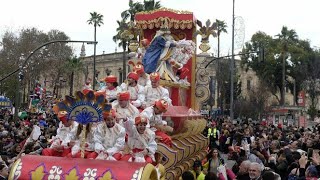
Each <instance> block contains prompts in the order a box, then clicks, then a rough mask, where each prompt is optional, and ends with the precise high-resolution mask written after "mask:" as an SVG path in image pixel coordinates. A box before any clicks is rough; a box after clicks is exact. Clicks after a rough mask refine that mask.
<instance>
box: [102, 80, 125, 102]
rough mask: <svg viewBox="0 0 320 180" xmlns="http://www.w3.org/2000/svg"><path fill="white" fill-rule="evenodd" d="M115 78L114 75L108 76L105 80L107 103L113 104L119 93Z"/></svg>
mask: <svg viewBox="0 0 320 180" xmlns="http://www.w3.org/2000/svg"><path fill="white" fill-rule="evenodd" d="M117 81H118V80H117V77H116V76H114V75H109V76H107V77H106V78H105V82H106V89H105V90H106V99H107V100H108V102H113V101H114V100H116V99H117V94H118V93H119V92H121V90H120V88H119V87H118V82H117Z"/></svg>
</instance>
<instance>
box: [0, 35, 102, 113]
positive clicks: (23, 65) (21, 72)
mask: <svg viewBox="0 0 320 180" xmlns="http://www.w3.org/2000/svg"><path fill="white" fill-rule="evenodd" d="M70 42H71V43H87V44H97V43H98V42H97V41H73V40H54V41H49V42H46V43H44V44H42V45H40V46H38V47H37V48H35V49H34V50H33V51H31V52H30V54H29V55H28V56H27V58H26V59H25V60H24V61H23V63H22V65H21V66H19V68H17V69H16V70H15V71H13V72H11V73H9V74H8V75H6V76H5V77H3V78H1V79H0V82H2V81H3V80H5V79H6V78H8V77H10V76H12V75H13V74H15V73H17V72H19V83H18V85H17V91H20V83H21V82H22V80H23V76H24V75H23V68H24V67H25V66H26V65H27V63H28V60H29V59H30V58H31V57H32V56H33V55H34V53H35V52H36V51H38V50H39V49H41V48H42V47H44V46H46V45H49V44H53V43H70ZM19 96H20V95H18V96H17V97H16V98H17V99H16V107H15V113H14V117H15V118H16V117H18V111H19V104H20V99H19V98H20V97H19Z"/></svg>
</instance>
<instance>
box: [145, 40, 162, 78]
mask: <svg viewBox="0 0 320 180" xmlns="http://www.w3.org/2000/svg"><path fill="white" fill-rule="evenodd" d="M165 46H166V39H165V38H164V37H163V36H162V35H159V36H157V37H155V38H154V39H153V40H152V42H151V44H150V46H149V47H148V48H147V50H146V53H145V55H144V57H143V59H142V64H143V67H144V71H145V72H146V73H148V74H150V73H152V72H155V71H156V69H157V64H158V60H159V59H160V55H161V54H162V51H163V49H164V48H165Z"/></svg>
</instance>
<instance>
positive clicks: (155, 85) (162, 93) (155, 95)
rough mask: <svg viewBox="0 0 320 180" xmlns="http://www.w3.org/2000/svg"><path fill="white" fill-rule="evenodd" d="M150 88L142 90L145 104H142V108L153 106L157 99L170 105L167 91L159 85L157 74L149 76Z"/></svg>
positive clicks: (158, 75)
mask: <svg viewBox="0 0 320 180" xmlns="http://www.w3.org/2000/svg"><path fill="white" fill-rule="evenodd" d="M150 80H151V86H147V87H145V89H144V93H145V102H144V103H143V104H142V107H143V108H147V107H149V106H153V105H154V102H155V101H156V100H157V99H164V100H165V101H166V102H167V103H168V104H169V105H171V99H170V97H169V91H168V90H167V89H166V88H164V87H162V86H161V85H160V74H159V73H157V72H154V73H151V74H150Z"/></svg>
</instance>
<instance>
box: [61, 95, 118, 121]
mask: <svg viewBox="0 0 320 180" xmlns="http://www.w3.org/2000/svg"><path fill="white" fill-rule="evenodd" d="M56 106H57V108H58V109H59V111H66V112H68V117H67V119H68V120H73V121H76V122H78V123H80V124H83V125H86V124H88V123H93V122H100V121H102V120H103V112H110V111H111V108H112V106H111V104H110V103H108V101H107V100H106V99H105V97H104V95H103V94H98V93H96V94H95V93H94V91H89V92H88V93H86V94H84V93H83V92H81V91H78V92H76V97H73V96H65V99H64V100H63V101H61V102H59V103H58V104H57V105H56Z"/></svg>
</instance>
